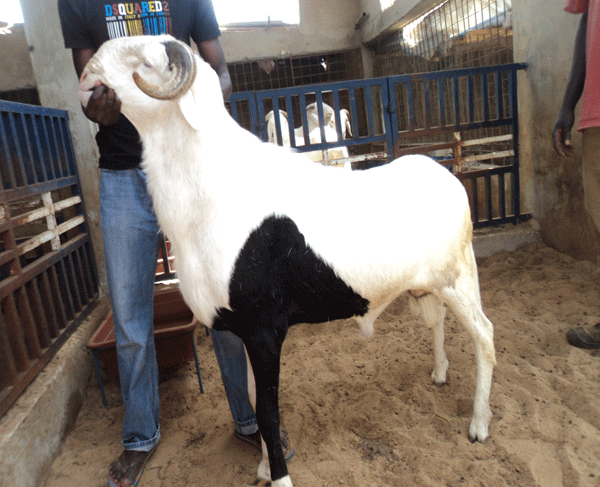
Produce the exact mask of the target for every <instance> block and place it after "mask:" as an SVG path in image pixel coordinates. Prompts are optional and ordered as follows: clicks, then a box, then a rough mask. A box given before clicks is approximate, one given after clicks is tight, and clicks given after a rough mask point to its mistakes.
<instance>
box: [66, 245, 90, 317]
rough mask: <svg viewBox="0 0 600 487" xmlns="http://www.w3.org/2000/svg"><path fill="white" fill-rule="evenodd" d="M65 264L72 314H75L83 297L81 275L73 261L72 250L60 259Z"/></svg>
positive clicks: (81, 307) (82, 301)
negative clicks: (71, 296) (71, 297)
mask: <svg viewBox="0 0 600 487" xmlns="http://www.w3.org/2000/svg"><path fill="white" fill-rule="evenodd" d="M61 262H62V263H64V266H65V269H64V271H65V276H66V278H67V279H68V283H69V286H70V288H71V293H72V295H73V304H74V308H73V316H75V315H76V314H77V313H78V312H79V311H81V309H83V306H84V303H85V301H84V299H83V298H82V297H81V283H80V279H81V277H80V276H79V275H78V274H77V272H76V270H77V268H76V266H75V263H74V262H73V252H70V253H69V254H68V255H67V256H66V258H65V259H63V260H62V261H61Z"/></svg>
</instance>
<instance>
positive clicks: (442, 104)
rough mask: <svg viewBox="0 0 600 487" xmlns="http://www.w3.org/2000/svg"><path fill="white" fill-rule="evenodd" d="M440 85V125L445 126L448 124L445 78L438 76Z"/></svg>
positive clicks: (438, 84) (438, 85)
mask: <svg viewBox="0 0 600 487" xmlns="http://www.w3.org/2000/svg"><path fill="white" fill-rule="evenodd" d="M436 82H437V87H438V106H439V110H440V125H441V126H442V127H443V126H444V125H446V103H445V93H444V78H438V79H437V80H436Z"/></svg>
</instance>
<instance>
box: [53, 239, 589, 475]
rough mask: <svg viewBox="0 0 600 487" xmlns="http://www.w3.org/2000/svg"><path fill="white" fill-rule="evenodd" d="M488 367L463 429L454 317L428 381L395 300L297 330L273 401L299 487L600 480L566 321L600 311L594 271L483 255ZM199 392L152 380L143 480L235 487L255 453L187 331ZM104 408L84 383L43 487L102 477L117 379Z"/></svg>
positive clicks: (583, 382)
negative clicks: (472, 428) (478, 427)
mask: <svg viewBox="0 0 600 487" xmlns="http://www.w3.org/2000/svg"><path fill="white" fill-rule="evenodd" d="M479 272H480V279H481V289H482V298H483V303H484V309H485V311H486V314H487V316H488V317H489V318H490V319H491V321H492V322H493V323H494V325H495V343H496V350H497V360H498V366H497V368H496V369H495V372H494V383H493V386H492V394H491V408H492V411H493V414H494V415H493V418H492V421H491V425H490V438H489V439H488V440H487V441H486V442H485V443H483V444H471V443H470V442H469V441H468V439H467V430H468V427H469V422H470V416H471V409H472V398H473V393H474V381H475V362H474V356H473V347H472V345H471V341H470V338H469V336H468V335H467V333H466V332H465V331H464V330H463V329H462V327H460V326H459V325H458V324H457V323H456V321H455V319H454V317H453V316H452V315H451V313H448V321H447V326H446V351H447V354H448V358H449V360H450V369H449V371H448V378H449V383H448V384H447V385H445V386H442V387H438V386H435V385H433V384H432V383H431V380H430V373H431V368H432V354H431V333H430V332H429V330H428V329H427V328H426V327H425V326H424V325H423V324H422V322H421V321H420V319H418V318H416V317H414V316H413V315H411V314H410V313H409V310H408V306H407V301H406V299H405V298H399V299H398V300H397V301H396V302H395V303H393V304H392V305H391V306H390V307H389V308H388V309H387V311H385V312H384V313H383V315H382V316H381V317H380V318H379V320H378V322H377V323H376V325H378V326H377V329H376V333H375V335H374V336H373V337H371V338H369V339H365V338H362V337H360V335H359V333H358V327H357V326H356V324H355V323H354V322H353V321H351V320H341V321H335V322H330V323H325V324H319V325H298V326H296V327H293V328H292V329H291V330H290V333H289V336H288V338H287V340H286V342H285V346H284V353H283V358H282V382H281V394H280V399H281V410H282V418H283V422H284V425H285V426H286V427H287V429H288V431H289V432H290V436H291V439H292V442H293V444H294V446H295V448H296V455H295V457H294V459H293V460H292V461H291V462H290V464H289V468H290V475H291V477H292V480H293V481H294V485H297V486H299V487H317V486H318V487H324V486H339V485H344V486H356V487H363V486H378V487H382V486H519V487H526V486H544V487H550V486H552V487H554V486H556V487H558V486H569V487H571V486H573V487H574V486H599V485H600V354H599V353H598V352H588V351H583V350H578V349H575V348H573V347H570V346H569V345H568V344H567V342H566V340H565V332H566V330H567V329H568V328H569V327H571V326H573V325H577V324H580V323H587V324H593V323H596V322H597V321H600V299H599V297H600V296H599V283H600V281H599V269H598V268H597V267H596V266H594V265H592V264H590V263H588V262H577V261H575V260H573V259H571V258H569V257H566V256H564V255H561V254H559V253H557V252H555V251H553V250H551V249H549V248H547V247H545V246H543V245H542V244H534V245H532V246H529V247H526V248H525V249H522V250H519V251H517V252H514V253H510V254H499V255H496V256H493V257H491V258H489V259H487V260H485V261H483V262H481V263H480V266H479ZM198 347H199V355H200V360H201V367H202V377H203V380H204V386H205V394H204V395H202V394H200V392H199V388H198V382H197V379H196V374H195V368H194V367H193V362H191V363H189V364H186V365H184V366H182V367H180V368H179V369H177V370H175V371H171V373H170V374H169V375H168V377H165V378H163V380H162V381H161V384H160V392H161V401H162V402H161V408H162V409H161V414H162V419H161V429H162V434H163V439H162V441H161V443H160V445H159V447H158V449H157V451H156V453H155V454H154V457H153V458H152V460H151V462H150V463H149V465H148V467H147V469H146V472H145V474H144V477H143V482H142V483H141V485H142V486H144V487H154V486H156V487H158V486H165V487H166V486H169V487H175V486H211V487H214V486H246V485H250V484H251V483H252V482H253V481H254V475H255V471H256V467H257V465H258V461H259V459H260V454H259V452H258V451H256V450H254V449H252V447H250V446H248V445H246V444H244V443H242V442H240V441H239V440H237V439H235V437H234V436H233V424H232V420H231V416H230V413H229V408H228V405H227V401H226V398H225V393H224V390H223V386H222V383H221V379H220V375H219V371H218V368H217V365H216V361H215V357H214V354H213V352H212V345H211V343H210V339H209V338H208V337H206V336H205V335H204V333H200V334H199V337H198ZM106 388H107V394H108V401H109V407H108V409H105V408H103V407H102V404H101V401H100V392H99V388H98V385H97V382H96V380H95V377H93V378H92V379H91V380H90V383H89V386H88V389H87V394H86V398H85V401H84V404H83V409H82V410H81V413H80V414H79V417H78V419H77V423H76V425H75V427H74V429H73V430H72V431H71V432H70V433H69V435H68V436H67V437H66V438H65V441H64V445H63V447H62V450H61V453H60V455H59V457H58V458H57V459H56V461H55V462H54V465H53V467H52V471H51V473H50V475H49V477H48V479H47V482H46V484H45V485H46V487H64V486H71V485H72V486H82V485H85V486H105V485H106V482H107V481H106V478H107V467H108V464H109V463H110V462H111V460H113V458H115V457H116V456H117V455H118V454H119V453H120V450H121V447H120V444H119V441H120V428H121V422H122V418H123V406H122V404H121V399H120V393H119V390H118V383H117V381H116V380H114V379H113V380H112V381H110V380H109V381H108V382H107V383H106Z"/></svg>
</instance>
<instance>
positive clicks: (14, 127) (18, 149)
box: [8, 113, 33, 186]
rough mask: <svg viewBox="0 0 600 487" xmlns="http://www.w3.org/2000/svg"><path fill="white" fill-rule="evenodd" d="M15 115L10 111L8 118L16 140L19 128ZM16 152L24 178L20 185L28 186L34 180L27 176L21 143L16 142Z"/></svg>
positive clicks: (17, 162) (18, 164) (17, 161)
mask: <svg viewBox="0 0 600 487" xmlns="http://www.w3.org/2000/svg"><path fill="white" fill-rule="evenodd" d="M13 115H14V114H13V113H10V114H9V115H8V119H9V120H10V127H11V131H12V133H13V134H14V136H15V137H16V140H19V130H18V129H17V124H16V122H15V117H14V116H13ZM17 115H22V114H17ZM15 152H16V156H17V157H16V159H17V160H16V161H14V162H15V163H16V164H17V166H18V168H19V169H20V170H21V178H22V180H21V181H20V182H21V184H20V185H21V186H27V185H28V183H29V184H33V181H29V178H28V177H27V171H26V170H25V161H24V160H23V151H22V150H21V145H20V144H16V143H15ZM17 183H18V182H17Z"/></svg>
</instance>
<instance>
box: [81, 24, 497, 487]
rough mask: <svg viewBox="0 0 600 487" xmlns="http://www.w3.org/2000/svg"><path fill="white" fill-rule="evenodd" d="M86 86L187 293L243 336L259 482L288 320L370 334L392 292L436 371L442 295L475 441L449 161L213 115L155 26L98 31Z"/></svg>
mask: <svg viewBox="0 0 600 487" xmlns="http://www.w3.org/2000/svg"><path fill="white" fill-rule="evenodd" d="M97 82H102V83H105V84H106V85H107V86H110V87H112V88H114V89H115V91H116V93H117V94H118V96H119V97H120V99H121V100H122V110H123V112H124V114H125V115H126V116H127V117H128V118H129V119H130V120H131V121H132V123H133V124H134V125H135V127H136V128H137V129H138V131H139V133H140V135H141V138H142V141H143V147H144V152H143V169H144V171H145V172H146V174H147V180H148V188H149V191H150V194H151V195H152V198H153V201H154V206H155V210H156V214H157V217H158V220H159V222H160V225H161V226H162V228H163V230H164V231H165V233H166V235H167V236H168V238H169V240H170V241H171V243H172V245H173V249H174V253H175V255H176V258H177V259H178V266H177V267H178V272H179V278H180V288H181V292H182V294H183V296H184V298H185V300H186V302H187V304H188V305H189V306H190V308H191V309H192V310H193V312H194V314H195V315H196V316H197V317H198V318H199V319H200V320H201V321H202V322H203V323H204V324H206V325H207V326H211V327H214V328H215V329H221V330H223V329H227V330H231V331H233V332H234V333H236V334H237V335H239V336H240V337H241V338H242V340H243V341H244V344H245V346H246V350H247V353H248V357H249V361H250V364H251V368H250V367H249V370H254V378H255V381H256V383H255V390H252V386H251V391H250V392H251V397H252V398H253V400H254V401H255V406H256V413H257V419H258V425H259V428H260V432H261V434H262V436H263V459H262V461H261V462H260V465H259V468H258V478H259V479H261V480H263V481H268V480H269V479H272V485H273V486H275V487H282V486H283V487H290V486H291V485H292V481H291V479H290V477H289V475H288V470H287V466H286V463H285V461H284V458H283V452H282V448H281V443H280V437H279V402H278V396H279V370H280V354H281V346H282V343H283V340H284V338H285V336H286V332H287V330H288V327H289V326H290V325H293V324H296V323H320V322H325V321H327V320H333V319H338V318H349V317H355V318H356V320H357V321H358V323H359V325H360V329H361V331H362V333H363V334H364V335H371V334H372V333H373V322H374V321H375V319H376V318H377V317H378V315H379V314H380V313H381V312H382V311H383V310H384V309H385V307H386V306H387V305H388V304H390V302H392V301H393V300H394V299H395V298H396V297H397V296H398V295H400V294H401V293H403V292H409V293H410V295H411V300H412V301H413V302H414V303H416V305H417V306H418V308H420V311H421V312H422V315H423V318H424V320H425V322H426V323H427V325H429V326H430V327H432V328H433V337H434V340H433V344H434V367H433V374H432V379H433V381H434V382H435V383H438V384H441V383H444V382H445V380H446V370H447V368H448V360H447V359H446V355H445V353H444V348H443V337H444V331H443V321H444V314H445V313H444V305H443V303H446V304H447V305H448V306H449V307H450V308H451V310H452V311H453V312H454V313H455V314H456V316H457V317H458V319H459V321H460V322H461V323H462V324H463V325H464V326H465V328H466V329H467V330H468V332H469V333H470V334H471V336H472V338H473V342H474V346H475V357H476V361H477V380H476V388H475V398H474V407H473V418H472V421H471V425H470V428H469V436H470V438H471V440H473V441H475V440H479V441H483V440H485V439H486V438H487V436H488V425H489V421H490V418H491V411H490V407H489V394H490V387H491V382H492V371H493V367H494V364H495V352H494V344H493V327H492V324H491V323H490V321H489V320H488V319H487V318H486V316H485V314H484V312H483V310H482V306H481V300H480V295H479V284H478V278H477V268H476V264H475V257H474V254H473V248H472V244H471V239H472V223H471V220H470V211H469V204H468V201H467V196H466V193H465V190H464V189H463V187H462V185H461V183H460V182H459V181H458V180H457V179H456V178H455V177H454V176H453V175H452V174H450V172H448V171H447V170H446V169H444V168H443V167H442V166H440V165H439V164H437V163H436V162H434V161H432V160H431V159H429V158H427V157H424V156H406V157H402V158H400V159H398V160H396V161H394V162H392V163H390V164H388V165H385V166H382V167H378V168H374V169H370V170H368V171H339V170H336V169H333V168H329V167H325V166H322V165H320V164H314V163H311V162H309V161H307V160H306V158H304V157H302V156H300V155H298V154H294V153H293V152H292V151H290V150H289V149H285V148H282V147H277V146H274V145H272V144H268V143H263V142H261V141H260V140H259V139H258V138H256V137H255V136H254V135H252V134H251V133H249V132H247V131H246V130H244V129H242V128H241V127H240V126H239V125H238V124H237V123H236V122H235V121H234V120H233V119H232V118H231V116H230V115H229V114H228V112H227V110H226V109H225V106H224V103H223V98H222V95H221V89H220V86H219V80H218V78H217V75H216V74H215V72H214V71H213V70H212V69H211V68H210V66H209V65H208V64H207V63H205V62H204V61H203V60H202V59H200V58H199V57H197V56H194V55H193V53H192V51H191V50H190V49H189V47H187V46H186V45H185V44H182V43H180V42H178V41H175V40H174V39H173V38H171V37H168V36H158V37H152V36H147V37H143V36H142V37H130V38H123V39H115V40H111V41H109V42H106V43H105V44H104V45H103V46H102V47H101V48H100V49H99V50H98V52H97V53H96V55H95V56H94V57H93V58H92V59H91V60H90V62H89V63H88V66H87V67H86V68H85V71H84V73H83V75H82V77H81V80H80V89H81V91H80V98H81V101H82V103H84V104H86V103H87V100H89V96H90V95H89V93H90V92H89V91H88V90H90V89H91V88H93V86H94V85H95V84H96V83H97ZM307 194H308V195H310V196H309V197H307ZM249 375H251V372H250V373H249ZM249 379H250V380H249V382H250V384H252V382H251V379H252V377H249ZM254 392H255V394H256V396H255V397H254Z"/></svg>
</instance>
